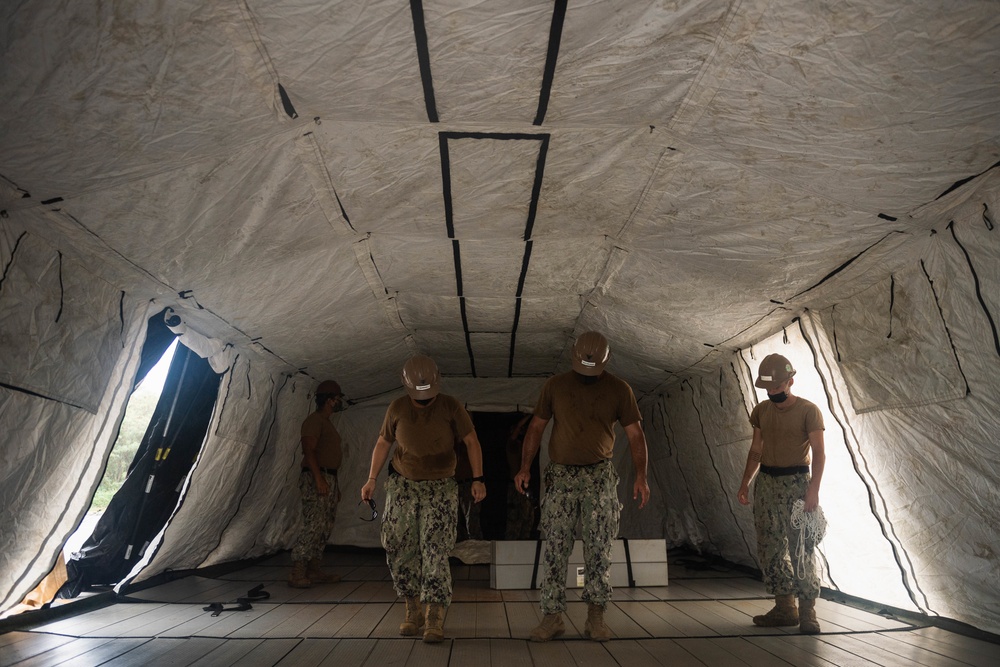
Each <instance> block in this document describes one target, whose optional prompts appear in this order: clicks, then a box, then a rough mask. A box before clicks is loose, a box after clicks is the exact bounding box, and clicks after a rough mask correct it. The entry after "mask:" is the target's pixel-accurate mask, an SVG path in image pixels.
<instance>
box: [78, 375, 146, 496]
mask: <svg viewBox="0 0 1000 667" xmlns="http://www.w3.org/2000/svg"><path fill="white" fill-rule="evenodd" d="M161 389H162V387H160V386H153V387H149V386H148V383H145V382H144V383H142V384H141V385H140V386H139V388H138V389H136V391H135V393H133V394H132V398H131V399H130V400H129V403H128V407H127V408H126V409H125V419H124V420H122V427H121V430H120V431H119V432H118V439H117V440H116V441H115V446H114V448H113V449H112V450H111V457H110V458H109V459H108V467H107V469H106V470H105V471H104V479H102V480H101V485H100V486H99V487H97V492H96V493H95V494H94V501H93V502H92V503H91V505H90V511H91V512H94V511H99V510H103V509H105V508H106V507H107V506H108V503H110V502H111V497H112V496H113V495H115V492H116V491H118V489H119V488H121V485H122V484H123V483H124V482H125V477H126V476H127V474H128V467H129V465H130V464H131V463H132V459H133V458H135V453H136V452H137V451H138V450H139V443H141V442H142V436H143V435H145V433H146V427H147V426H148V425H149V420H150V418H151V417H152V416H153V410H154V409H155V408H156V402H157V400H159V398H160V390H161Z"/></svg>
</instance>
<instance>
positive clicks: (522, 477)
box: [514, 470, 531, 495]
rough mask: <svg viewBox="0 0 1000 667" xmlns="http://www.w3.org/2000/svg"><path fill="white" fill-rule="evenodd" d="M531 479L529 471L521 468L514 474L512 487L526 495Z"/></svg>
mask: <svg viewBox="0 0 1000 667" xmlns="http://www.w3.org/2000/svg"><path fill="white" fill-rule="evenodd" d="M530 481H531V471H529V470H521V471H519V472H518V473H517V475H515V476H514V488H515V489H517V490H518V491H520V492H521V493H523V494H524V495H528V482H530Z"/></svg>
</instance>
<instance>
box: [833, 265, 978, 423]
mask: <svg viewBox="0 0 1000 667" xmlns="http://www.w3.org/2000/svg"><path fill="white" fill-rule="evenodd" d="M823 317H824V320H825V322H824V323H825V328H826V329H827V330H828V331H832V332H834V345H835V347H836V354H837V361H838V363H839V364H840V371H841V373H843V375H844V377H845V378H846V379H847V386H848V388H849V389H850V392H851V403H852V404H853V406H854V411H855V412H858V413H862V412H870V411H872V410H884V409H886V408H899V407H915V406H919V405H926V404H928V403H939V402H941V401H945V400H949V399H954V398H961V397H962V396H964V395H965V390H966V386H965V380H964V378H963V377H962V371H961V369H960V368H959V366H958V363H957V359H956V358H955V352H954V350H953V349H952V347H951V341H949V340H948V333H947V331H946V330H945V324H944V322H943V321H942V319H941V313H940V311H939V309H938V305H937V301H936V298H935V295H934V291H933V286H932V285H931V284H930V282H929V281H928V279H927V277H926V276H925V275H924V273H923V272H922V271H921V269H920V267H919V266H917V265H916V262H914V263H913V264H912V265H911V266H910V268H909V269H907V270H906V271H904V272H902V273H899V274H895V273H894V274H892V276H890V277H888V278H886V279H884V280H883V281H882V282H880V283H879V284H877V285H874V286H873V287H870V288H868V289H867V290H865V291H864V292H861V293H859V294H856V295H854V296H853V297H851V298H849V299H845V300H844V301H842V302H840V303H839V304H837V305H836V306H833V307H832V308H830V309H828V310H825V311H823ZM901 362H903V363H905V364H906V366H907V368H908V372H907V373H905V374H903V373H900V372H899V365H900V363H901Z"/></svg>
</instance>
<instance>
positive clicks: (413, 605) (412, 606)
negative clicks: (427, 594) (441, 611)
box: [399, 598, 424, 637]
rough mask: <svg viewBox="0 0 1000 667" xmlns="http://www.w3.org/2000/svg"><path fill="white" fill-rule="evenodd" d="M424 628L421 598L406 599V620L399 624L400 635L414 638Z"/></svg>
mask: <svg viewBox="0 0 1000 667" xmlns="http://www.w3.org/2000/svg"><path fill="white" fill-rule="evenodd" d="M422 627H424V610H423V608H421V606H420V598H406V618H404V619H403V622H402V623H400V624H399V634H401V635H403V636H404V637H413V636H414V635H416V634H417V633H418V632H419V631H420V628H422Z"/></svg>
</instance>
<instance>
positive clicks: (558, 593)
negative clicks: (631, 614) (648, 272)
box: [514, 331, 649, 641]
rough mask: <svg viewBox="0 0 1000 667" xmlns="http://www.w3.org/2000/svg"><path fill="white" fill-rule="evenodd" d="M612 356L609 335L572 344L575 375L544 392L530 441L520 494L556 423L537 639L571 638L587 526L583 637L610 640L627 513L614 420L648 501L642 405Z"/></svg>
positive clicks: (590, 335) (589, 335)
mask: <svg viewBox="0 0 1000 667" xmlns="http://www.w3.org/2000/svg"><path fill="white" fill-rule="evenodd" d="M610 356H611V349H610V347H609V345H608V340H607V338H605V337H604V335H603V334H601V333H598V332H596V331H588V332H586V333H583V334H581V335H580V336H579V337H578V338H577V339H576V342H575V343H574V344H573V349H572V364H573V370H572V371H569V372H568V373H563V374H560V375H556V376H554V377H552V378H550V379H549V380H548V381H547V382H546V383H545V385H544V386H543V387H542V391H541V394H540V395H539V397H538V403H537V405H536V406H535V414H534V416H533V417H532V419H531V422H530V423H529V425H528V431H527V434H526V435H525V438H524V444H523V451H522V456H521V470H520V471H519V472H518V473H517V476H516V477H515V479H514V483H515V485H516V486H517V489H518V490H519V491H520V492H521V493H526V492H527V490H528V483H529V481H530V480H531V462H532V461H533V460H534V458H535V455H536V454H537V453H538V450H539V448H540V446H541V441H542V432H543V431H544V430H545V427H546V425H547V424H548V422H549V420H552V419H554V420H555V423H554V425H553V427H552V434H551V436H550V438H549V459H550V462H549V465H548V466H547V467H546V469H545V473H544V478H545V493H546V497H545V500H544V502H543V503H542V512H541V519H540V525H539V528H540V530H541V532H542V533H543V534H544V536H545V540H546V541H545V554H544V557H543V560H544V564H543V571H542V590H541V608H542V613H543V614H544V618H543V619H542V622H541V623H540V624H539V625H538V627H536V628H535V629H534V630H532V631H531V635H530V638H531V640H532V641H548V640H550V639H552V638H554V637H558V636H559V635H562V634H563V633H564V632H565V624H564V623H563V620H562V614H563V612H564V611H565V610H566V572H567V567H568V564H569V556H570V552H571V551H572V550H573V543H574V541H575V537H576V525H577V522H581V521H582V526H583V535H582V539H583V554H584V566H585V584H584V588H583V594H582V598H583V600H584V601H585V602H587V622H586V625H585V626H584V634H585V635H586V636H587V637H588V638H590V639H593V640H595V641H607V640H608V639H610V638H611V631H610V630H609V629H608V626H607V624H606V623H605V622H604V610H605V608H606V607H607V605H608V602H609V601H610V600H611V555H612V547H613V544H614V540H615V539H616V538H617V537H618V520H619V516H620V513H621V507H622V506H621V503H619V502H618V481H619V480H618V473H617V472H616V471H615V467H614V465H612V462H611V457H612V454H613V453H614V444H615V434H614V425H615V423H616V422H617V423H619V424H621V425H622V427H623V428H624V429H625V435H626V436H627V437H628V442H629V450H630V452H631V456H632V464H633V466H634V468H635V483H634V485H633V487H632V498H633V499H635V498H638V499H639V508H640V509H641V508H643V507H645V506H646V503H647V502H648V501H649V484H648V483H647V482H646V458H647V454H646V436H645V433H644V432H643V430H642V422H641V415H640V413H639V407H638V405H637V404H636V401H635V395H634V394H633V393H632V388H631V387H629V385H628V384H627V383H626V382H625V381H624V380H621V379H619V378H617V377H615V376H614V375H612V374H611V373H608V372H607V371H605V370H604V367H605V365H606V364H607V363H608V359H609V358H610Z"/></svg>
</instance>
